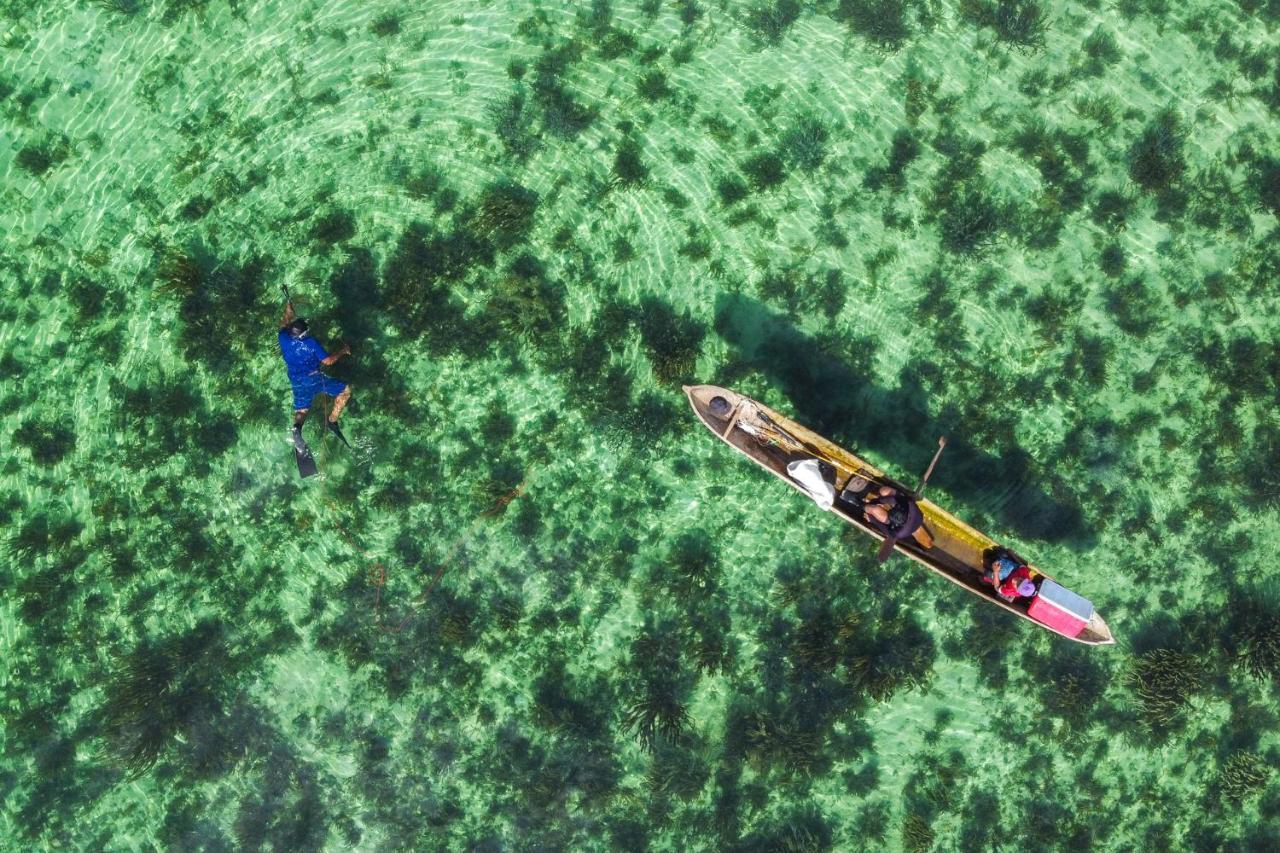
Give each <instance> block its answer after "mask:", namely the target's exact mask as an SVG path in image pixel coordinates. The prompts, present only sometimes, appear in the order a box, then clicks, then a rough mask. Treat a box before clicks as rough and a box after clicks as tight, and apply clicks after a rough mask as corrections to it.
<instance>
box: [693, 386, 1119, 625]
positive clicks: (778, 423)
mask: <svg viewBox="0 0 1280 853" xmlns="http://www.w3.org/2000/svg"><path fill="white" fill-rule="evenodd" d="M684 392H685V395H686V396H687V397H688V398H689V403H690V405H692V406H693V411H694V412H695V413H696V414H697V416H698V418H699V420H701V421H702V423H703V425H704V426H706V427H707V429H709V430H711V431H712V432H713V433H715V434H716V436H717V437H719V438H720V440H721V441H723V442H725V443H726V444H728V445H729V446H730V447H732V448H733V449H734V450H736V451H738V452H739V453H741V454H743V455H744V456H747V457H749V458H750V459H752V460H753V461H754V462H755V463H756V464H757V465H759V466H760V467H762V468H764V469H765V470H766V471H769V472H770V473H772V474H773V475H774V476H776V477H778V478H779V479H780V480H782V481H783V482H785V483H787V484H789V485H790V486H791V487H792V488H794V489H796V490H797V491H799V492H800V493H801V494H805V491H804V489H803V488H801V487H800V485H799V484H798V483H796V482H795V481H794V480H793V479H792V478H791V477H790V476H788V474H787V464H788V463H789V462H792V461H795V460H798V459H807V458H818V459H823V460H825V461H826V462H828V463H830V464H831V465H832V467H834V468H835V472H836V474H835V477H836V483H835V485H836V492H837V493H838V492H839V491H840V490H841V489H842V488H843V486H844V484H845V483H847V482H848V481H849V479H850V478H852V477H853V476H855V475H858V476H862V477H866V478H867V479H869V480H872V481H874V482H878V483H887V484H890V485H893V486H895V487H897V488H899V489H903V490H904V491H908V492H909V491H911V490H910V488H908V487H906V486H903V485H902V484H901V483H898V482H896V481H894V480H893V479H892V478H890V477H888V476H887V475H886V474H885V473H884V472H883V471H881V470H879V469H878V468H876V467H875V466H873V465H871V464H869V463H867V462H866V461H865V460H863V459H860V458H858V457H857V456H855V455H854V454H852V453H850V452H849V451H847V450H845V449H844V448H842V447H840V446H839V445H837V444H835V443H833V442H831V441H828V440H827V439H825V438H823V437H822V436H820V435H818V434H817V433H815V432H813V431H812V430H810V429H808V428H807V427H804V426H802V425H800V424H798V423H796V422H795V421H793V420H791V419H790V418H788V417H786V416H785V415H782V414H780V413H778V412H776V411H774V410H773V409H771V408H769V407H768V406H766V405H764V404H763V403H760V402H758V401H756V400H753V399H751V398H750V397H747V396H744V395H742V394H738V393H737V392H735V391H730V390H729V389H727V388H720V387H718V386H715V385H686V386H684ZM714 397H723V398H725V400H727V401H728V403H729V410H728V412H727V413H726V414H725V415H723V416H720V415H717V414H715V413H714V412H712V411H711V406H710V403H711V400H712V398H714ZM776 428H780V429H776ZM919 504H920V511H921V512H922V513H923V515H924V523H925V526H926V527H927V528H928V530H929V532H930V533H932V534H933V538H934V543H933V547H932V548H929V549H927V550H926V549H924V548H922V547H921V546H920V545H919V544H918V543H917V542H915V540H913V539H908V540H905V541H899V542H898V543H897V544H896V545H895V547H894V550H896V551H898V552H899V553H901V554H903V555H904V556H906V557H909V558H910V559H912V560H915V561H916V562H917V563H919V564H920V565H922V566H924V567H925V568H927V569H929V570H930V571H932V572H935V573H936V574H939V575H941V576H942V577H944V578H946V579H947V580H949V581H951V582H952V583H954V584H956V585H957V586H960V587H963V588H964V589H966V590H967V591H969V592H971V593H973V594H974V595H976V596H978V597H979V598H982V599H984V600H986V601H988V602H990V603H991V604H994V605H996V606H997V607H1001V608H1003V609H1005V610H1007V611H1009V612H1010V613H1013V614H1014V615H1016V616H1020V617H1022V618H1023V619H1026V620H1027V621H1028V622H1030V623H1032V624H1033V625H1036V626H1038V627H1040V628H1043V629H1045V630H1046V631H1051V632H1052V633H1055V634H1058V636H1061V637H1066V638H1067V639H1069V640H1074V641H1075V642H1077V643H1084V644H1085V645H1090V646H1106V645H1111V644H1113V643H1115V638H1114V637H1113V636H1112V635H1111V629H1110V628H1108V627H1107V623H1106V622H1105V621H1103V619H1102V617H1101V616H1099V615H1098V612H1097V610H1096V609H1095V610H1094V611H1093V614H1092V617H1091V618H1090V619H1089V621H1088V623H1087V624H1086V625H1085V627H1084V630H1083V631H1081V632H1080V633H1079V634H1078V635H1076V636H1074V637H1072V636H1069V635H1067V634H1064V633H1062V632H1061V631H1058V630H1055V629H1054V628H1052V627H1051V626H1049V625H1046V624H1044V623H1043V622H1040V621H1037V620H1036V619H1033V618H1032V617H1031V616H1029V615H1028V614H1027V606H1028V603H1029V602H1027V601H1019V602H1014V603H1010V602H1007V601H1005V600H1004V599H1002V598H1000V597H999V596H998V595H996V593H995V590H994V589H992V587H991V586H990V585H989V584H985V583H982V581H981V580H980V577H981V574H982V557H983V552H984V551H986V550H987V549H988V548H992V547H995V546H996V545H997V543H996V542H995V540H993V539H991V538H990V537H989V536H987V535H986V534H984V533H982V532H980V531H978V530H975V529H974V528H972V527H970V526H969V525H967V524H965V523H964V522H963V521H961V520H960V519H958V518H956V517H955V516H954V515H952V514H951V513H949V512H947V511H946V510H944V509H942V508H941V507H939V506H938V505H937V504H935V503H933V502H932V501H930V500H928V499H924V498H922V499H921V500H920V502H919ZM830 512H832V513H834V514H835V515H837V516H839V517H840V518H841V519H843V520H844V521H845V522H847V523H848V524H852V525H853V526H854V527H857V528H858V529H860V530H861V531H862V532H864V533H866V534H867V535H868V536H871V537H873V538H874V539H875V540H876V541H879V542H883V541H884V538H885V537H884V535H883V534H882V533H880V531H878V530H876V529H875V528H874V527H872V526H870V525H869V524H867V523H866V522H865V521H864V520H863V519H862V518H861V517H860V515H859V514H856V513H854V512H851V511H849V510H848V509H847V508H846V507H845V506H842V502H841V501H836V503H835V504H834V505H833V506H832V507H831V509H830ZM1032 568H1035V570H1036V571H1037V572H1039V573H1040V574H1042V575H1045V577H1051V576H1049V575H1048V574H1046V573H1045V572H1044V571H1043V570H1041V569H1039V568H1038V567H1035V566H1033V567H1032ZM1051 579H1052V578H1051Z"/></svg>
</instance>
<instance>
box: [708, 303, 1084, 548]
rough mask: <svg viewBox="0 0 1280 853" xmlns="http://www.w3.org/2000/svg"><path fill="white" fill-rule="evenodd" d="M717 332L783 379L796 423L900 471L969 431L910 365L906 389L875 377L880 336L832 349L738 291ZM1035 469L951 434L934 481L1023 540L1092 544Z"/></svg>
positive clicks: (1021, 455) (1018, 455)
mask: <svg viewBox="0 0 1280 853" xmlns="http://www.w3.org/2000/svg"><path fill="white" fill-rule="evenodd" d="M716 331H717V332H718V333H719V334H720V335H721V336H722V337H723V338H724V339H725V340H726V341H728V342H729V343H730V344H732V345H733V346H734V348H735V349H736V350H737V352H738V354H739V356H740V358H741V360H742V362H743V363H744V364H745V365H747V366H749V367H751V368H753V369H755V370H757V371H759V372H760V373H762V374H764V375H765V376H767V377H768V378H769V379H770V380H772V381H773V382H775V383H777V384H778V386H779V387H780V388H781V389H782V391H783V393H785V394H786V395H787V397H788V398H789V399H790V400H791V404H792V406H793V407H794V411H793V413H794V415H795V418H796V420H798V421H799V422H800V423H802V424H804V425H805V426H808V427H810V428H812V429H814V430H816V431H817V432H819V433H821V434H823V435H825V436H827V437H829V438H831V439H832V440H833V441H835V442H837V443H838V444H841V445H843V446H845V447H848V448H850V449H851V450H856V449H857V448H864V449H868V450H871V451H874V452H875V453H876V454H878V455H880V456H882V457H883V458H885V459H889V460H892V461H893V462H894V463H895V464H896V465H897V466H898V468H899V469H900V470H904V471H911V472H923V470H924V467H925V466H926V465H928V464H929V459H930V458H931V457H932V455H933V452H934V451H935V450H936V449H937V446H938V445H937V439H938V436H940V435H952V434H953V433H954V434H956V435H960V434H963V429H958V428H961V427H963V424H954V423H943V422H940V421H938V420H935V419H934V418H932V417H930V416H929V415H928V413H927V411H928V410H927V406H926V405H925V393H924V392H923V391H922V390H921V389H920V388H919V386H918V385H916V384H915V383H914V382H913V381H912V371H911V370H910V369H909V368H908V369H907V370H904V371H903V381H904V386H905V387H903V388H900V389H887V388H884V387H881V386H880V385H878V384H877V383H876V382H875V381H874V377H873V376H872V374H871V365H872V360H873V357H874V354H875V346H876V342H875V341H874V340H871V339H867V340H866V341H864V342H859V344H858V345H857V346H852V347H844V348H842V351H843V352H842V354H841V355H833V354H831V353H830V352H829V351H828V352H824V351H823V348H822V347H821V346H820V345H819V343H818V341H816V340H815V339H814V338H812V337H810V336H808V335H806V334H804V333H803V332H800V331H798V330H797V329H796V328H795V327H794V326H792V325H791V323H790V322H789V321H787V320H786V319H785V318H784V317H782V316H781V315H779V314H776V313H775V312H773V311H771V310H769V309H768V308H767V307H765V306H764V305H762V304H761V303H759V302H757V301H756V300H754V299H749V298H747V297H744V296H737V295H722V296H720V297H718V298H717V299H716ZM784 414H792V413H784ZM1031 469H1032V460H1031V457H1030V456H1028V455H1027V454H1026V453H1025V452H1023V451H1016V452H1013V453H1009V454H1007V455H1005V456H995V455H993V454H991V453H987V452H985V451H982V450H979V449H978V448H975V447H973V446H972V445H970V444H968V443H967V442H965V441H963V440H962V439H961V440H957V439H955V438H952V439H949V440H948V442H947V450H946V453H945V454H944V455H943V459H942V462H941V463H940V464H939V465H938V468H937V470H936V471H935V472H934V474H933V477H932V478H931V480H930V483H931V485H937V486H938V487H939V488H942V489H945V490H946V491H947V492H948V493H950V494H952V495H956V496H963V498H964V500H966V501H968V502H969V503H971V504H980V505H982V506H984V507H985V508H987V511H988V512H989V513H990V514H991V515H992V516H993V517H994V518H995V519H997V520H998V522H999V523H1000V524H1001V525H1002V526H1003V527H1004V528H1005V529H1006V530H1008V531H1011V532H1014V533H1016V534H1017V535H1018V536H1020V537H1023V538H1027V539H1042V540H1048V541H1053V542H1063V543H1070V544H1072V545H1073V546H1077V547H1081V548H1088V547H1092V546H1093V544H1094V543H1095V539H1096V537H1095V536H1094V534H1093V533H1092V531H1091V530H1090V529H1089V528H1088V527H1087V526H1086V525H1085V522H1084V515H1083V513H1082V512H1081V510H1080V506H1079V504H1078V503H1077V502H1075V501H1074V500H1072V499H1071V498H1069V497H1066V498H1064V496H1062V495H1056V496H1055V495H1051V494H1050V493H1049V492H1047V491H1046V490H1045V489H1044V485H1043V484H1042V483H1038V482H1037V477H1036V476H1035V475H1033V474H1032V473H1031ZM915 476H919V473H917V474H915ZM908 482H911V483H914V480H908Z"/></svg>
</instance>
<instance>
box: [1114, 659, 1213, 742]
mask: <svg viewBox="0 0 1280 853" xmlns="http://www.w3.org/2000/svg"><path fill="white" fill-rule="evenodd" d="M1123 681H1124V683H1125V685H1126V686H1128V687H1129V689H1130V690H1132V691H1133V693H1134V695H1135V697H1136V698H1137V699H1138V702H1139V705H1140V707H1141V710H1142V719H1143V724H1144V725H1146V726H1147V727H1148V728H1149V729H1151V730H1153V731H1157V732H1158V731H1162V730H1166V729H1169V728H1171V727H1174V726H1176V725H1179V724H1181V723H1182V722H1183V721H1184V716H1185V714H1186V712H1187V710H1188V708H1189V706H1190V704H1191V701H1192V700H1193V699H1194V698H1195V696H1196V695H1197V694H1199V693H1200V692H1201V691H1202V690H1203V689H1204V687H1205V671H1204V667H1203V665H1202V664H1201V663H1200V661H1199V660H1197V659H1196V658H1195V657H1194V656H1192V655H1189V654H1187V653H1185V652H1178V651H1173V650H1171V649H1154V650H1152V651H1149V652H1143V653H1142V654H1140V655H1138V656H1137V657H1135V658H1134V659H1133V662H1132V663H1131V664H1130V665H1129V668H1128V670H1127V671H1126V672H1125V673H1124V676H1123Z"/></svg>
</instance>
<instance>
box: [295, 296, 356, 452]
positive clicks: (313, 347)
mask: <svg viewBox="0 0 1280 853" xmlns="http://www.w3.org/2000/svg"><path fill="white" fill-rule="evenodd" d="M308 331H309V330H308V327H307V321H306V320H304V319H302V318H301V317H297V316H295V315H294V312H293V303H292V302H286V303H285V306H284V322H283V323H282V324H281V326H280V336H279V341H280V355H281V357H282V358H284V365H285V370H286V371H287V372H288V374H289V384H290V385H292V386H293V445H294V447H296V448H298V450H301V451H305V450H306V447H307V446H306V443H305V442H304V441H303V440H302V422H303V421H305V420H306V419H307V412H308V411H310V409H311V400H312V399H313V398H314V397H315V396H316V395H317V394H328V395H329V396H330V397H333V410H332V411H331V412H329V421H328V423H326V424H325V426H326V428H327V429H328V430H329V431H330V432H332V433H333V434H334V435H336V436H338V438H340V439H342V442H343V444H346V442H347V439H346V436H344V435H343V434H342V430H340V429H339V428H338V417H339V416H340V415H341V414H342V410H343V408H344V407H345V406H346V405H347V401H348V400H350V399H351V388H350V386H348V385H347V384H346V383H345V382H340V381H338V380H337V379H334V378H333V377H331V376H325V375H324V374H323V373H321V372H320V368H322V367H328V366H329V365H331V364H333V363H334V362H335V361H337V360H338V359H340V358H342V357H343V356H344V355H349V354H350V353H351V348H350V347H348V346H347V345H346V344H343V345H342V349H340V350H338V351H337V352H335V353H333V354H332V355H330V354H329V353H328V352H326V351H325V348H324V347H323V346H321V345H320V342H319V341H317V340H316V339H315V338H313V337H311V336H310V335H309V334H308Z"/></svg>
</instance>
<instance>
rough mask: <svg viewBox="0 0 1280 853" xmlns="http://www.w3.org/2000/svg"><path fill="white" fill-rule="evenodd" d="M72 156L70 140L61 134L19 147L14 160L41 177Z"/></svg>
mask: <svg viewBox="0 0 1280 853" xmlns="http://www.w3.org/2000/svg"><path fill="white" fill-rule="evenodd" d="M70 156H71V145H70V142H69V140H67V139H66V138H65V137H61V136H59V137H52V138H48V139H44V140H40V141H37V142H31V143H29V144H27V145H24V146H23V147H22V148H20V149H18V155H17V157H15V158H14V162H15V163H17V164H18V167H19V168H21V169H23V170H25V171H26V172H29V173H30V174H31V175H32V176H34V177H37V178H41V177H44V176H45V175H46V174H47V173H48V172H51V171H53V170H54V169H56V168H58V166H61V165H62V164H63V163H65V162H66V161H67V158H69V157H70Z"/></svg>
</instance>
